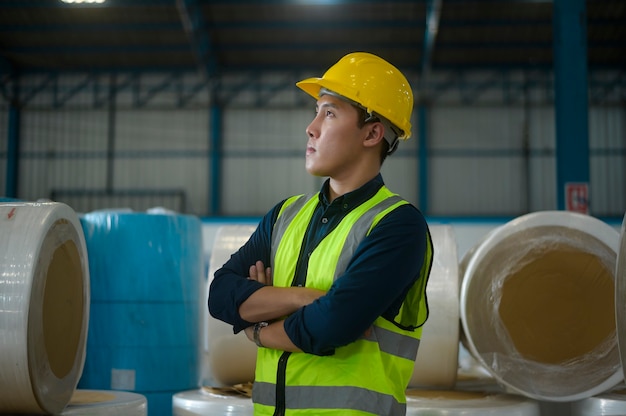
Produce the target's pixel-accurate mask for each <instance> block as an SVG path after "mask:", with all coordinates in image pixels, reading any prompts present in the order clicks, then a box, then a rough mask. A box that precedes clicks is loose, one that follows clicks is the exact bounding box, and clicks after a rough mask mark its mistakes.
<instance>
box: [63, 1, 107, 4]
mask: <svg viewBox="0 0 626 416" xmlns="http://www.w3.org/2000/svg"><path fill="white" fill-rule="evenodd" d="M61 1H62V2H63V3H70V4H84V3H104V2H105V0H61Z"/></svg>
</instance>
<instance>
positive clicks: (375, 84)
mask: <svg viewBox="0 0 626 416" xmlns="http://www.w3.org/2000/svg"><path fill="white" fill-rule="evenodd" d="M296 85H297V86H298V87H299V88H301V89H302V90H303V91H304V92H306V93H307V94H309V95H311V96H313V97H314V98H315V99H319V93H320V89H321V88H325V89H328V90H330V91H332V92H334V93H337V94H339V95H341V96H343V97H346V98H347V99H349V100H351V101H354V102H356V103H357V104H359V105H361V106H362V107H363V108H365V109H366V110H367V112H368V113H372V112H374V113H376V114H378V115H380V116H382V117H384V118H386V119H387V120H389V121H390V122H391V123H392V124H393V125H394V126H395V127H397V128H398V129H400V130H402V132H401V134H400V135H399V136H398V137H399V138H401V139H405V140H406V139H408V138H409V137H411V113H412V112H413V91H412V90H411V86H410V85H409V82H408V81H407V80H406V78H405V77H404V75H402V73H401V72H400V71H399V70H398V69H397V68H396V67H395V66H393V65H391V64H390V63H389V62H387V61H385V60H384V59H382V58H380V57H378V56H376V55H373V54H371V53H366V52H353V53H349V54H348V55H346V56H344V57H343V58H341V59H340V60H339V61H338V62H337V63H336V64H335V65H333V66H331V67H330V68H329V69H328V70H327V71H326V73H325V74H324V76H323V77H322V78H307V79H305V80H302V81H300V82H297V83H296Z"/></svg>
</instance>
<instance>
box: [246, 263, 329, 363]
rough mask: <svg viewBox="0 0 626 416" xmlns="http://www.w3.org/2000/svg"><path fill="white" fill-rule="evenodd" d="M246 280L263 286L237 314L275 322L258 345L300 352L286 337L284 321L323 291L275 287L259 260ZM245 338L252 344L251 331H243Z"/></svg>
mask: <svg viewBox="0 0 626 416" xmlns="http://www.w3.org/2000/svg"><path fill="white" fill-rule="evenodd" d="M248 279H251V280H256V281H258V282H260V283H263V284H264V285H265V287H263V288H261V289H259V290H257V291H256V292H254V293H253V294H252V295H250V297H248V299H246V300H245V301H244V302H243V303H242V304H241V305H240V306H239V314H240V315H241V317H242V318H243V319H245V320H246V321H248V322H260V321H274V320H275V321H274V322H272V323H271V324H270V325H268V326H267V327H265V328H263V330H262V331H261V332H260V334H259V339H260V341H261V343H262V344H263V345H264V346H266V347H268V348H274V349H279V350H283V351H292V352H294V351H301V350H300V349H299V348H298V347H297V346H296V345H295V344H294V343H293V342H292V341H291V339H290V338H289V337H288V336H287V333H286V332H285V328H284V325H283V324H284V320H283V319H280V318H282V317H284V316H286V315H289V314H291V313H293V312H295V311H296V310H298V309H299V308H301V307H302V306H306V305H308V304H310V303H312V302H313V301H315V300H316V299H317V298H319V297H321V296H323V295H324V294H325V292H324V291H322V290H317V289H311V288H306V287H274V286H273V285H272V271H271V269H270V268H269V267H265V265H264V264H263V262H262V261H257V262H256V263H255V264H253V265H252V266H250V271H249V277H248ZM244 331H245V333H246V336H247V337H248V339H249V340H250V341H253V342H254V333H253V331H254V328H253V327H248V328H246V329H245V330H244Z"/></svg>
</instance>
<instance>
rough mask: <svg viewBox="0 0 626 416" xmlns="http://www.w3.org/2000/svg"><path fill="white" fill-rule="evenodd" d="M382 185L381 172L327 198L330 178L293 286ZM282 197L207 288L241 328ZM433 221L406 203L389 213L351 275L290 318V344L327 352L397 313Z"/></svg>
mask: <svg viewBox="0 0 626 416" xmlns="http://www.w3.org/2000/svg"><path fill="white" fill-rule="evenodd" d="M381 186H383V179H382V176H381V175H378V176H376V177H375V178H374V179H372V180H371V181H369V182H368V183H366V184H365V185H363V186H362V187H361V188H359V189H357V190H355V191H353V192H350V193H348V194H345V195H343V196H341V197H338V198H336V199H335V200H334V201H332V203H329V202H328V200H327V198H326V195H327V190H328V181H326V183H325V184H324V185H323V187H322V190H321V192H320V194H319V195H320V198H319V203H318V205H317V208H316V209H315V213H314V215H313V218H312V220H311V222H310V224H309V228H308V230H307V232H306V235H305V241H304V244H303V249H302V252H301V253H299V257H298V265H297V267H296V276H294V279H293V283H292V286H298V285H302V286H305V285H306V282H305V278H306V273H307V266H308V264H307V260H308V256H307V255H306V253H309V252H311V251H313V250H314V249H315V247H316V246H317V245H318V244H319V242H320V241H321V240H322V239H323V238H324V237H325V236H326V235H328V233H329V232H330V231H332V230H333V229H334V227H336V226H337V224H338V223H339V222H340V221H341V220H342V219H343V218H344V217H345V215H346V214H347V213H348V212H350V211H351V210H352V209H354V208H355V207H357V206H359V205H360V204H361V203H362V202H364V201H366V200H367V199H369V198H370V197H372V196H373V195H374V194H375V193H376V192H377V191H378V190H379V189H380V187H381ZM283 203H284V201H282V202H280V203H279V204H277V205H276V206H275V207H273V208H272V209H271V210H270V211H269V212H268V213H267V214H266V215H265V216H264V217H263V218H262V219H261V222H260V223H259V226H258V227H257V229H256V230H255V232H254V233H253V234H252V236H251V237H250V239H249V240H248V242H247V243H246V244H245V245H244V246H242V247H241V248H240V249H239V250H238V251H237V252H236V253H234V254H233V255H232V256H231V258H230V259H229V260H228V261H227V262H226V263H225V264H224V266H223V267H222V268H220V269H218V270H217V271H216V272H215V275H214V279H213V281H212V282H211V287H210V291H209V311H210V313H211V315H212V316H213V317H215V318H217V319H220V320H222V321H224V322H227V323H229V324H231V325H233V330H234V332H235V333H237V332H239V331H241V330H243V329H245V328H246V327H248V326H250V325H253V323H252V322H247V321H245V320H244V319H242V318H241V316H240V315H239V313H238V310H239V306H240V305H241V304H242V303H243V302H244V301H245V300H246V299H247V298H248V297H249V296H250V295H251V294H252V293H254V292H255V291H256V290H258V289H260V288H261V287H263V284H261V283H259V282H257V281H254V280H248V279H247V277H248V274H249V273H248V270H249V268H250V266H251V265H253V264H254V263H255V262H256V261H257V260H261V261H263V263H264V264H265V265H269V264H270V256H271V253H270V251H271V236H272V229H273V226H274V223H275V221H276V218H277V216H278V212H279V211H280V208H281V207H282V205H283ZM427 233H428V226H427V224H426V220H425V218H424V217H423V215H422V214H421V213H420V211H419V210H418V209H417V208H415V207H414V206H413V205H410V204H406V205H402V206H400V207H398V208H396V209H395V210H393V211H392V212H390V213H389V214H387V215H386V216H385V217H384V218H383V219H382V220H381V221H380V222H379V223H378V225H377V226H376V227H374V229H373V230H372V232H371V233H370V234H369V235H368V236H367V237H366V238H365V239H364V240H363V241H362V242H361V244H360V245H359V246H358V248H357V250H356V251H355V253H354V255H353V257H352V259H351V260H350V262H349V264H348V266H347V268H346V270H345V272H344V273H343V274H342V275H341V276H339V278H337V280H335V282H334V283H333V285H332V286H331V288H330V290H329V291H328V292H327V293H326V295H325V296H322V297H321V298H319V299H318V300H316V301H315V302H313V303H312V304H310V305H307V306H305V307H302V308H300V309H299V310H297V311H296V312H294V313H293V314H291V315H290V316H289V317H287V319H286V320H285V323H284V326H285V331H286V332H287V335H288V336H289V338H290V339H291V341H292V342H293V343H294V344H295V345H296V346H297V347H298V348H300V349H301V350H302V351H304V352H308V353H312V354H317V355H327V354H332V353H333V351H334V349H335V348H337V347H340V346H343V345H346V344H348V343H350V342H353V341H355V340H356V339H358V338H359V337H360V336H362V335H363V333H364V332H365V331H366V330H367V329H368V328H369V327H370V326H371V325H372V323H373V322H374V320H375V319H376V318H377V317H379V316H383V317H384V318H387V319H389V320H393V317H394V316H395V315H396V314H397V312H398V310H399V308H400V306H401V304H402V301H403V300H404V297H405V295H406V293H407V291H408V290H409V288H410V287H411V286H412V284H413V283H414V282H415V281H416V279H418V278H420V270H421V268H422V264H423V262H424V259H425V252H426V244H427V238H428V235H427Z"/></svg>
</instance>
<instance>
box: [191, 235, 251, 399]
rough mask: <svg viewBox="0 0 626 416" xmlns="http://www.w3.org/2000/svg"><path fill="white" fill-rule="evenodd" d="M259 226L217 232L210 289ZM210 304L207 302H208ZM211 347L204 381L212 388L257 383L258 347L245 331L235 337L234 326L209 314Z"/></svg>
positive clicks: (208, 339)
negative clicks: (215, 276) (226, 264)
mask: <svg viewBox="0 0 626 416" xmlns="http://www.w3.org/2000/svg"><path fill="white" fill-rule="evenodd" d="M255 228H256V227H254V226H252V225H224V226H222V227H220V228H219V229H218V230H217V233H216V235H215V240H214V243H213V248H212V251H211V260H210V264H209V276H208V279H207V280H208V281H207V288H206V291H207V292H206V293H207V298H208V293H209V292H208V290H209V286H210V284H211V282H212V281H213V275H214V274H215V272H216V271H217V269H219V268H220V267H222V266H223V265H224V263H226V261H228V259H229V258H230V256H231V255H232V254H233V253H235V252H236V251H237V250H239V248H240V247H241V246H242V245H244V243H245V242H246V241H248V239H249V238H250V236H251V235H252V233H253V232H254V230H255ZM205 304H206V303H205ZM206 316H207V317H208V318H207V319H208V322H207V324H206V325H205V328H206V329H207V333H206V336H205V339H206V340H207V347H206V348H205V352H204V354H205V357H204V360H203V361H204V365H203V367H204V368H203V369H202V378H203V381H204V384H206V385H210V386H214V387H217V386H230V385H234V384H239V383H246V382H251V381H254V370H255V366H256V353H257V347H256V345H254V344H253V343H252V342H250V341H249V340H248V338H247V337H246V335H245V334H244V333H243V332H240V333H238V334H233V328H232V326H230V325H228V324H226V323H224V322H222V321H220V320H217V319H215V318H213V317H212V316H210V315H209V314H208V313H207V314H206Z"/></svg>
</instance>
